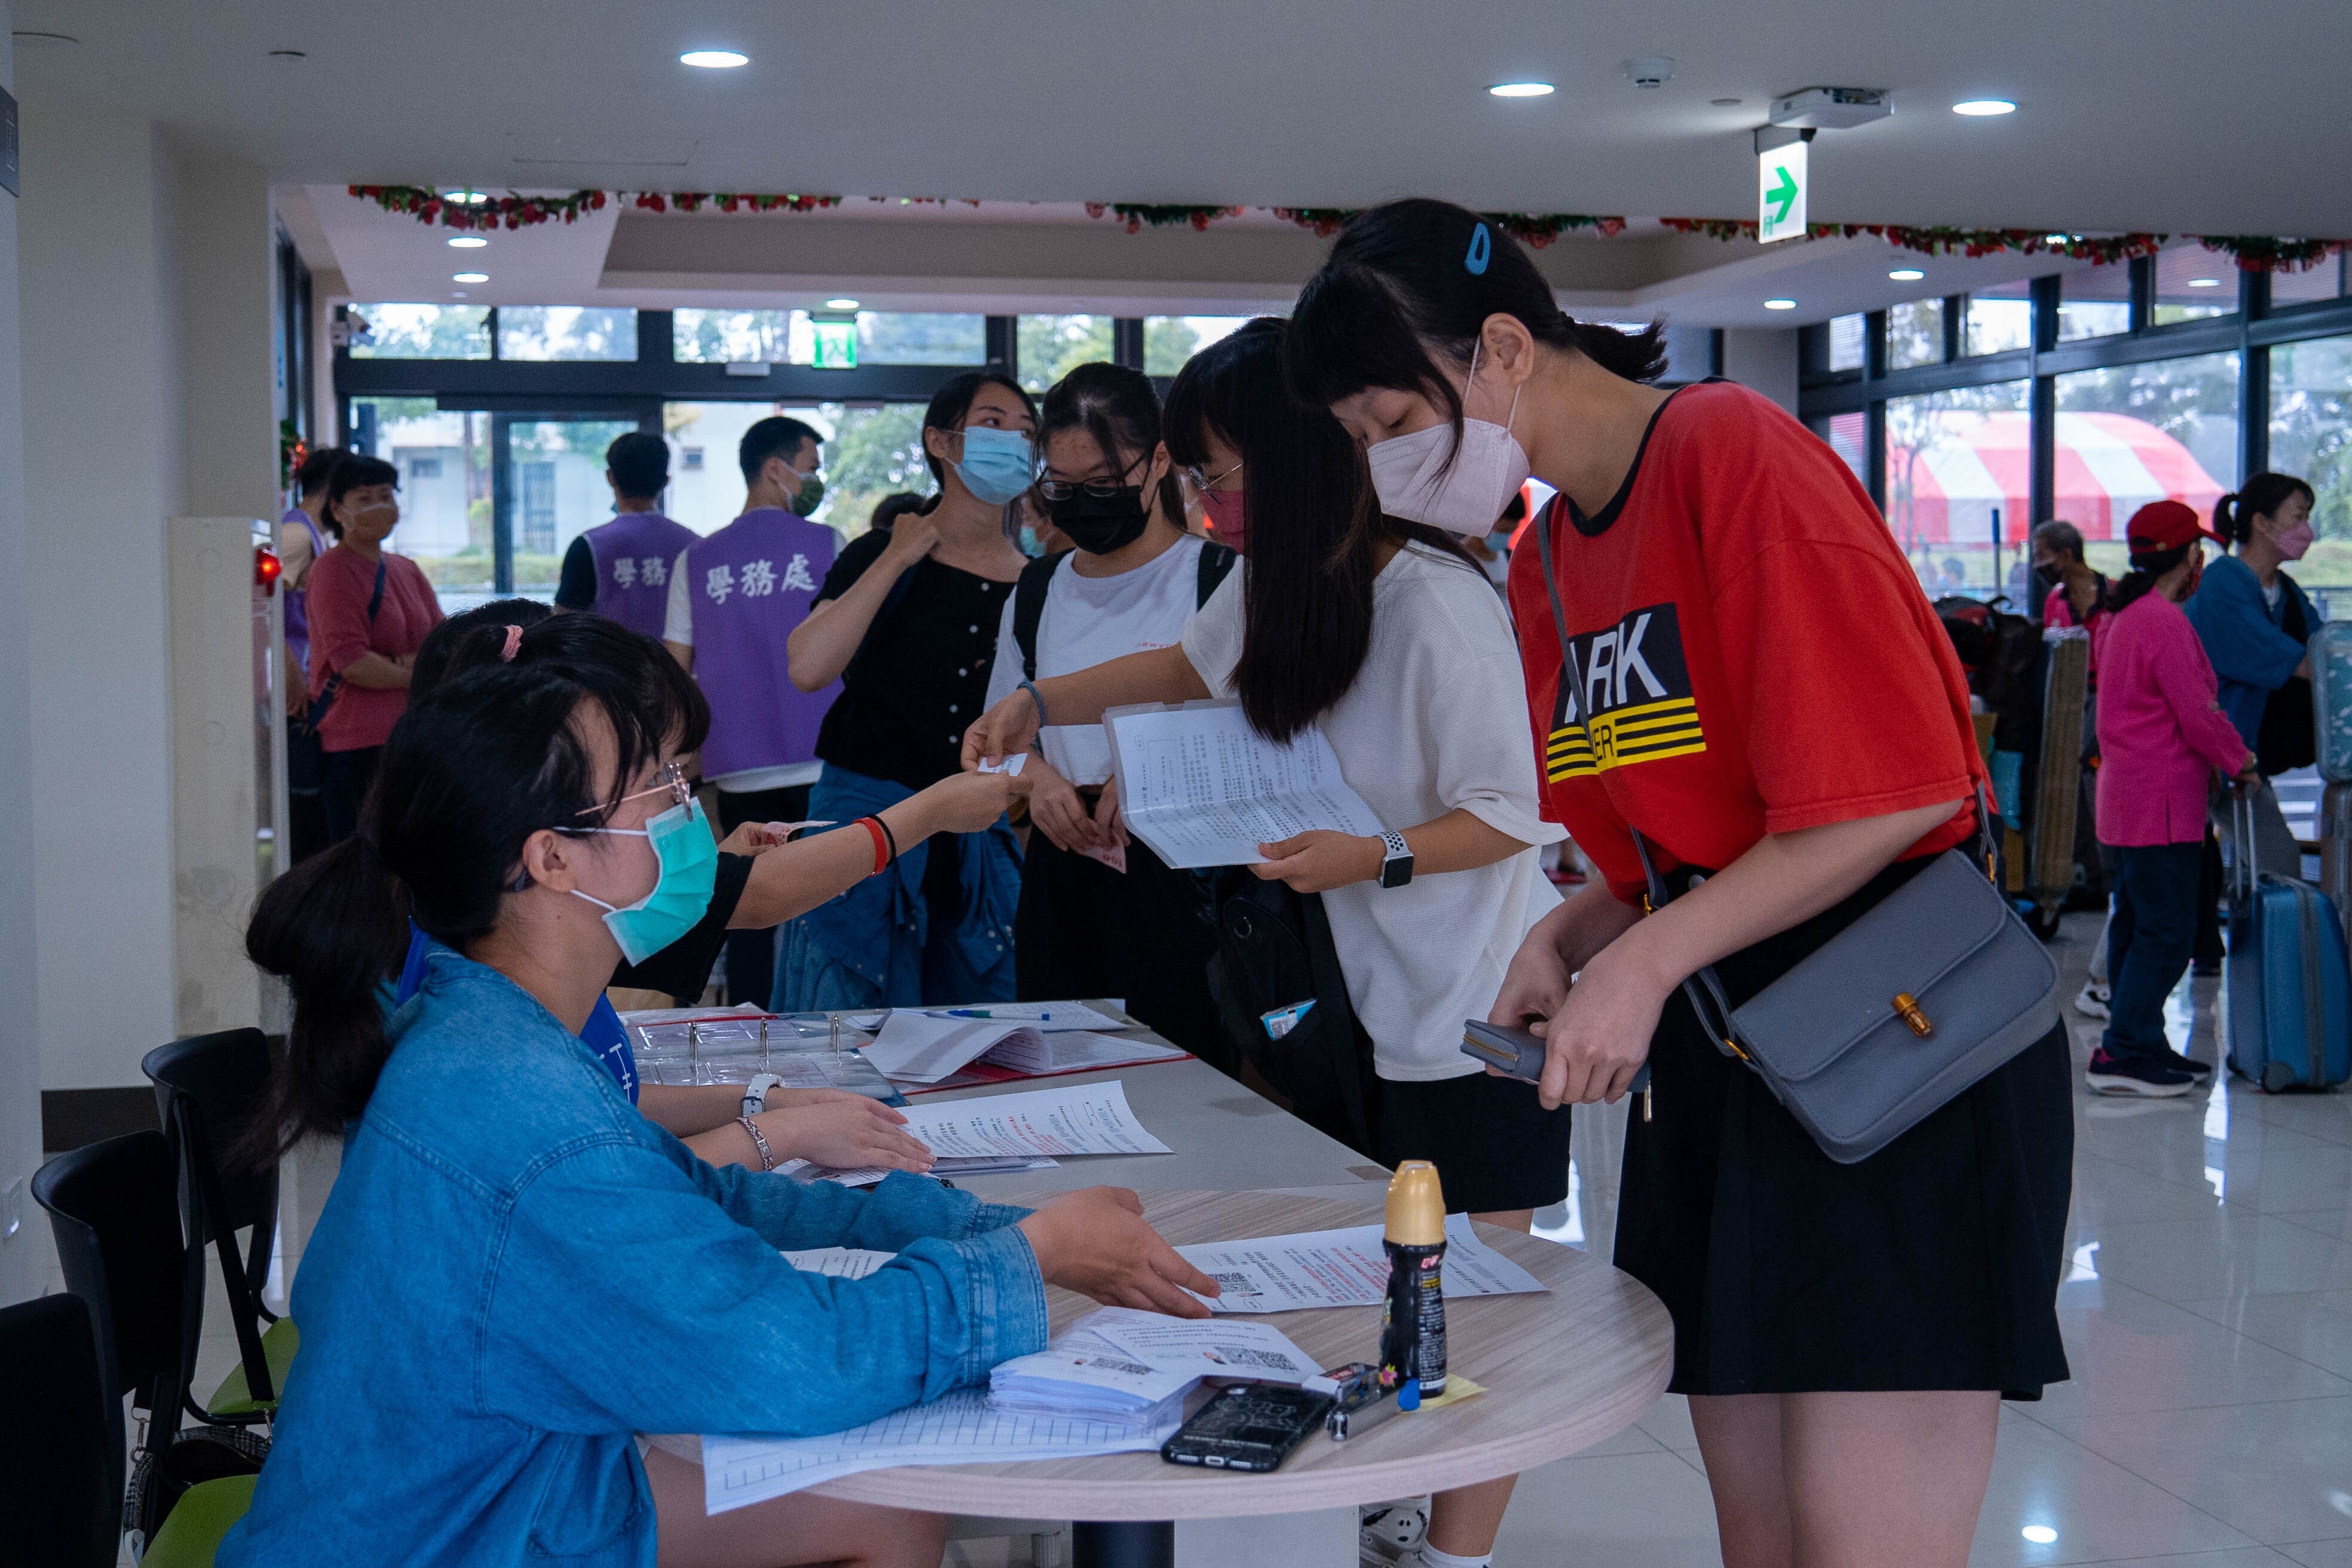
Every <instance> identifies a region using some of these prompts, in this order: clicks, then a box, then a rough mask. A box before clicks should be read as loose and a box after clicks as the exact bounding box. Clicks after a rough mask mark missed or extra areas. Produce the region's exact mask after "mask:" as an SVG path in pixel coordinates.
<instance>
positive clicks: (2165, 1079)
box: [2083, 1046, 2197, 1100]
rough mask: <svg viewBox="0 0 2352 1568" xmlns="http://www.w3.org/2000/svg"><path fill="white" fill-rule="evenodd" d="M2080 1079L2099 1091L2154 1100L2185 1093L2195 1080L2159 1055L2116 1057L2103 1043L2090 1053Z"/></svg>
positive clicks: (2193, 1086)
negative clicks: (2089, 1062)
mask: <svg viewBox="0 0 2352 1568" xmlns="http://www.w3.org/2000/svg"><path fill="white" fill-rule="evenodd" d="M2083 1081H2084V1082H2085V1083H2087V1084H2089V1085H2090V1086H2091V1088H2092V1089H2094V1090H2095V1092H2097V1093H2100V1094H2144V1095H2148V1096H2151V1097H2153V1098H2155V1099H2158V1100H2167V1099H2170V1098H2172V1097H2174V1096H2177V1095H2183V1094H2187V1093H2189V1092H2190V1091H2191V1090H2193V1089H2196V1087H2197V1079H2195V1078H2193V1077H2192V1076H2190V1075H2189V1073H2188V1072H2186V1071H2184V1070H2182V1069H2181V1068H2176V1067H2174V1066H2173V1065H2172V1064H2171V1063H2170V1062H2168V1061H2166V1060H2165V1059H2164V1058H2162V1057H2156V1056H2140V1055H2137V1054H2134V1055H2130V1056H2118V1055H2116V1053H2115V1052H2113V1051H2110V1050H2108V1049H2107V1048H2106V1047H2105V1046H2101V1047H2099V1048H2098V1049H2097V1050H2095V1051H2093V1052H2092V1053H2091V1065H2090V1066H2088V1067H2086V1068H2084V1069H2083Z"/></svg>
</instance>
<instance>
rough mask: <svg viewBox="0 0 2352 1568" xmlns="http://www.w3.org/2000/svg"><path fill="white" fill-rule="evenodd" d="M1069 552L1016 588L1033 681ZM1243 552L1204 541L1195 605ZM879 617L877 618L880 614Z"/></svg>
mask: <svg viewBox="0 0 2352 1568" xmlns="http://www.w3.org/2000/svg"><path fill="white" fill-rule="evenodd" d="M1069 553H1070V552H1068V551H1066V550H1057V551H1055V552H1054V553H1053V554H1051V555H1040V556H1039V557H1037V559H1036V560H1034V561H1032V562H1031V563H1029V564H1028V565H1026V566H1024V567H1023V568H1022V569H1021V581H1020V582H1018V583H1016V584H1013V641H1014V642H1016V643H1018V644H1020V645H1021V673H1022V676H1023V677H1024V679H1030V680H1034V679H1037V623H1038V622H1039V621H1042V620H1044V619H1045V595H1046V594H1047V593H1048V592H1049V591H1050V590H1051V589H1052V588H1053V586H1054V574H1055V572H1056V571H1058V570H1059V569H1060V568H1061V564H1062V558H1063V557H1064V556H1066V555H1067V554H1069ZM1240 559H1241V556H1240V554H1239V553H1238V552H1235V551H1234V550H1231V549H1229V548H1227V547H1226V546H1224V545H1223V544H1206V543H1204V544H1202V546H1201V562H1200V574H1199V579H1198V581H1197V583H1196V584H1195V585H1194V589H1193V594H1192V607H1193V608H1194V609H1196V610H1197V609H1199V608H1200V607H1201V606H1202V605H1205V604H1207V603H1208V602H1209V595H1212V594H1213V593H1215V592H1216V591H1217V584H1220V583H1222V582H1223V581H1224V580H1225V574H1226V573H1228V572H1231V571H1232V570H1233V569H1234V562H1236V561H1238V560H1240ZM877 618H878V617H877Z"/></svg>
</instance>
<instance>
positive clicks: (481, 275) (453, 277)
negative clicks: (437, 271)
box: [449, 272, 490, 283]
mask: <svg viewBox="0 0 2352 1568" xmlns="http://www.w3.org/2000/svg"><path fill="white" fill-rule="evenodd" d="M489 280H490V275H489V274H488V273H487V272H452V273H451V274H449V281H450V282H452V283H488V281H489Z"/></svg>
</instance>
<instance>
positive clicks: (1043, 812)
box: [1021, 752, 1102, 855]
mask: <svg viewBox="0 0 2352 1568" xmlns="http://www.w3.org/2000/svg"><path fill="white" fill-rule="evenodd" d="M1021 772H1022V775H1023V776H1024V777H1025V778H1027V779H1028V780H1029V820H1030V821H1032V822H1034V823H1035V824H1036V825H1037V831H1038V832H1040V833H1043V834H1044V835H1045V837H1047V838H1049V839H1051V840H1052V841H1053V843H1054V847H1055V848H1057V849H1066V850H1068V851H1069V852H1070V853H1071V854H1073V855H1077V854H1083V853H1084V852H1086V851H1087V850H1088V849H1090V848H1092V847H1095V846H1096V845H1097V844H1098V843H1100V842H1102V840H1101V838H1100V837H1098V836H1097V833H1096V831H1095V822H1094V818H1093V817H1092V816H1089V815H1088V814H1087V803H1086V800H1085V798H1084V797H1083V796H1081V795H1079V794H1078V792H1077V787H1076V785H1074V784H1071V783H1070V781H1069V780H1067V779H1066V778H1064V777H1063V776H1062V775H1061V774H1059V773H1055V771H1054V770H1053V769H1052V768H1050V767H1048V766H1046V765H1045V758H1044V757H1043V756H1042V755H1040V754H1038V753H1037V752H1031V753H1030V754H1029V760H1028V762H1026V763H1024V764H1022V768H1021Z"/></svg>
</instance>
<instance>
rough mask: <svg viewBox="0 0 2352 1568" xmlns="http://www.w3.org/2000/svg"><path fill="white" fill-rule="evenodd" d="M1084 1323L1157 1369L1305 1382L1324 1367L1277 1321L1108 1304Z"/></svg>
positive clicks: (1197, 1374) (1202, 1374) (1083, 1325)
mask: <svg viewBox="0 0 2352 1568" xmlns="http://www.w3.org/2000/svg"><path fill="white" fill-rule="evenodd" d="M1079 1324H1080V1325H1081V1326H1082V1327H1085V1328H1087V1329H1091V1330H1093V1331H1095V1332H1096V1333H1097V1334H1099V1335H1100V1336H1101V1337H1102V1338H1104V1339H1106V1340H1108V1341H1109V1342H1111V1343H1112V1344H1115V1345H1117V1346H1118V1348H1119V1349H1121V1350H1123V1351H1125V1352H1127V1353H1128V1354H1129V1355H1131V1356H1133V1357H1134V1358H1135V1359H1136V1360H1138V1361H1139V1362H1141V1363H1144V1364H1145V1365H1146V1366H1149V1367H1150V1368H1152V1369H1153V1370H1155V1371H1163V1372H1174V1371H1180V1370H1184V1371H1190V1372H1191V1373H1192V1374H1193V1375H1195V1376H1197V1377H1255V1378H1262V1379H1264V1380H1265V1381H1266V1382H1268V1383H1304V1382H1305V1381H1306V1380H1307V1379H1308V1378H1310V1377H1313V1376H1314V1375H1315V1374H1316V1373H1318V1371H1320V1370H1321V1369H1320V1368H1318V1366H1317V1365H1316V1364H1315V1362H1314V1359H1313V1358H1312V1357H1310V1356H1309V1355H1308V1354H1307V1352H1305V1351H1303V1350H1300V1349H1299V1348H1298V1347H1297V1345H1295V1344H1292V1343H1291V1342H1290V1340H1289V1338H1288V1337H1287V1336H1286V1335H1285V1334H1284V1333H1283V1331H1281V1330H1280V1329H1277V1328H1276V1327H1275V1326H1274V1325H1273V1324H1272V1323H1244V1322H1235V1321H1222V1322H1221V1321H1218V1320H1216V1319H1214V1318H1171V1317H1170V1316H1168V1315H1167V1314H1166V1313H1164V1312H1144V1311H1139V1310H1136V1309H1134V1308H1132V1307H1105V1308H1103V1309H1102V1310H1099V1311H1096V1312H1089V1313H1087V1316H1085V1317H1084V1318H1082V1319H1080V1320H1079Z"/></svg>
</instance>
